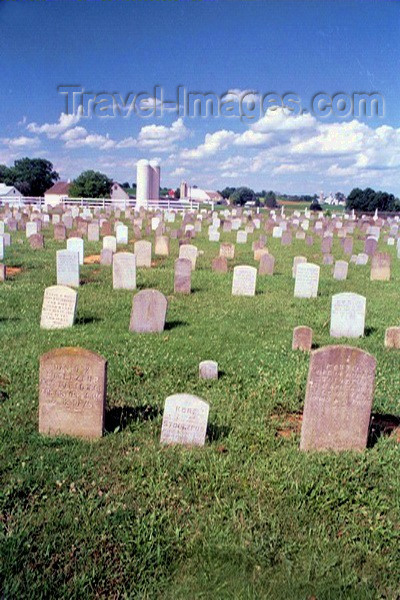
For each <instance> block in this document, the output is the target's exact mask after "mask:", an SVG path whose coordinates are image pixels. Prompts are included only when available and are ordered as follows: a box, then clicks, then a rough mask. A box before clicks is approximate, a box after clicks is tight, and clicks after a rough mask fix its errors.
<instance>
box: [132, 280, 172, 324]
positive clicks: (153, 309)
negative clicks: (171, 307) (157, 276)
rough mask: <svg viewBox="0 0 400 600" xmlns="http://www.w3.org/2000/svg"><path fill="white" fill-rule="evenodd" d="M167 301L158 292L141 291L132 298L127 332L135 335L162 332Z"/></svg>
mask: <svg viewBox="0 0 400 600" xmlns="http://www.w3.org/2000/svg"><path fill="white" fill-rule="evenodd" d="M167 304H168V303H167V299H166V297H165V296H164V294H162V293H161V292H159V291H158V290H142V291H141V292H138V293H137V294H136V295H135V296H134V297H133V303H132V312H131V321H130V326H129V330H130V331H133V332H136V333H160V332H161V331H164V326H165V316H166V313H167Z"/></svg>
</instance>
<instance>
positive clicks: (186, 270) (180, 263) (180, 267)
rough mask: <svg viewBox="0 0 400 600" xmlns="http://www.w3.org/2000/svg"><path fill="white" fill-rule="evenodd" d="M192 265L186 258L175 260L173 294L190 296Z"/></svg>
mask: <svg viewBox="0 0 400 600" xmlns="http://www.w3.org/2000/svg"><path fill="white" fill-rule="evenodd" d="M191 277H192V263H191V262H190V260H189V259H188V258H177V259H176V261H175V276H174V293H175V294H190V292H191Z"/></svg>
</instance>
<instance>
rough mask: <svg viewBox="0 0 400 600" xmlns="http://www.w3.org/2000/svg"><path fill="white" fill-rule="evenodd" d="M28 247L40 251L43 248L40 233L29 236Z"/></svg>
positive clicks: (42, 239)
mask: <svg viewBox="0 0 400 600" xmlns="http://www.w3.org/2000/svg"><path fill="white" fill-rule="evenodd" d="M29 245H30V247H31V248H32V250H41V249H42V248H44V238H43V235H42V234H41V233H34V234H33V235H31V236H29Z"/></svg>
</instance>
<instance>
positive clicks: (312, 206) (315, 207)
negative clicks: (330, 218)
mask: <svg viewBox="0 0 400 600" xmlns="http://www.w3.org/2000/svg"><path fill="white" fill-rule="evenodd" d="M310 210H322V207H321V205H320V203H319V202H318V200H317V199H316V198H314V200H313V201H312V202H311V204H310Z"/></svg>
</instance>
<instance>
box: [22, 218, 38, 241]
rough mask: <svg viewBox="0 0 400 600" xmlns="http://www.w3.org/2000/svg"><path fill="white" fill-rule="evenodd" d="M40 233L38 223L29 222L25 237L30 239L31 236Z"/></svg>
mask: <svg viewBox="0 0 400 600" xmlns="http://www.w3.org/2000/svg"><path fill="white" fill-rule="evenodd" d="M36 233H38V225H37V222H36V221H28V223H27V224H26V228H25V235H26V237H27V238H28V239H29V238H30V237H31V235H35V234H36Z"/></svg>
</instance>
